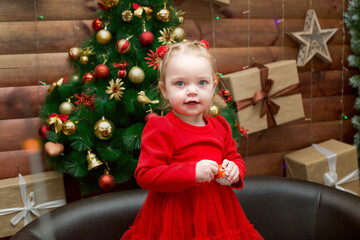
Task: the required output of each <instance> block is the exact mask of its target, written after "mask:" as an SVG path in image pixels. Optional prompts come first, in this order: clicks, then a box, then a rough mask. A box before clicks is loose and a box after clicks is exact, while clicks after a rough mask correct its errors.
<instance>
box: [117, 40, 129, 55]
mask: <svg viewBox="0 0 360 240" xmlns="http://www.w3.org/2000/svg"><path fill="white" fill-rule="evenodd" d="M116 50H117V51H118V52H119V53H120V54H125V53H127V52H129V51H130V50H131V43H130V42H129V40H127V39H120V40H118V41H117V42H116Z"/></svg>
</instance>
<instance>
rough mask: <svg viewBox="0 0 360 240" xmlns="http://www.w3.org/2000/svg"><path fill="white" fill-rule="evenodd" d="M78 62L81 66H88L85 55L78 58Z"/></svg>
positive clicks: (87, 58) (87, 59)
mask: <svg viewBox="0 0 360 240" xmlns="http://www.w3.org/2000/svg"><path fill="white" fill-rule="evenodd" d="M79 61H80V63H81V64H83V65H86V64H88V62H89V57H88V56H86V55H82V56H81V57H80V59H79Z"/></svg>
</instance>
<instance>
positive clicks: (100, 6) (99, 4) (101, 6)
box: [98, 2, 110, 11]
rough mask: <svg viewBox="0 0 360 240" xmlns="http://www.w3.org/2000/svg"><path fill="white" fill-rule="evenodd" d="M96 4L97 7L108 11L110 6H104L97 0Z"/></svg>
mask: <svg viewBox="0 0 360 240" xmlns="http://www.w3.org/2000/svg"><path fill="white" fill-rule="evenodd" d="M98 6H99V8H101V9H102V10H104V11H109V10H110V8H109V7H106V6H105V5H104V4H103V3H102V2H98Z"/></svg>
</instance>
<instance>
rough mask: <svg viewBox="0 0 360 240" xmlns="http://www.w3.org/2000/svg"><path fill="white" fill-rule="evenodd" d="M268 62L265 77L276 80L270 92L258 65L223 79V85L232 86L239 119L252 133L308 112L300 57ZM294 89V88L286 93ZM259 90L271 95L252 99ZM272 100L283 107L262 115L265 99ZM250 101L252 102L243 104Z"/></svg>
mask: <svg viewBox="0 0 360 240" xmlns="http://www.w3.org/2000/svg"><path fill="white" fill-rule="evenodd" d="M264 66H265V67H266V68H267V69H268V70H267V71H268V73H267V77H262V78H263V79H265V78H266V79H270V80H273V84H272V86H271V87H270V90H269V91H268V92H267V93H264V92H262V90H263V89H264V87H262V82H261V77H260V75H261V74H263V73H262V72H261V71H262V70H260V69H259V68H257V67H253V68H249V69H246V70H242V71H239V72H234V73H230V74H227V75H224V76H223V77H222V79H221V83H222V84H223V87H224V88H226V89H228V90H230V92H231V95H232V97H233V100H234V101H235V103H236V105H237V108H238V112H237V115H238V119H239V123H240V125H241V126H242V127H243V128H245V129H248V133H254V132H258V131H261V130H263V129H267V128H269V127H273V126H276V125H280V124H283V123H287V122H290V121H293V120H297V119H301V118H304V116H305V114H304V107H303V102H302V97H301V93H300V87H299V75H298V71H297V66H296V61H295V60H284V61H279V62H273V63H269V64H265V65H264ZM290 89H291V92H288V93H286V94H285V92H286V91H287V90H290ZM261 92H262V93H261ZM259 93H260V94H263V96H266V97H267V98H263V99H261V100H260V101H259V102H257V103H254V102H251V101H253V99H255V97H256V94H259ZM279 93H281V94H279ZM277 95H280V96H277ZM247 100H248V101H247ZM268 100H270V102H271V104H276V105H277V106H278V107H279V108H278V112H277V113H276V112H275V111H270V112H272V113H273V114H270V113H267V114H265V115H263V116H260V113H261V112H262V110H263V108H264V106H263V103H266V104H267V103H268V102H269V101H268ZM246 101H247V102H248V105H247V106H245V107H240V106H241V105H244V104H243V103H244V102H246ZM249 101H250V102H249ZM265 107H266V106H265ZM240 108H241V109H240ZM269 114H270V115H269ZM268 115H269V116H268ZM271 116H273V119H274V120H275V125H274V124H273V125H270V126H269V122H268V120H269V119H268V118H269V117H270V118H271Z"/></svg>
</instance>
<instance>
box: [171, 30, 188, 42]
mask: <svg viewBox="0 0 360 240" xmlns="http://www.w3.org/2000/svg"><path fill="white" fill-rule="evenodd" d="M173 35H174V39H175V40H176V41H178V42H181V41H182V40H184V38H185V31H184V29H182V28H181V27H176V28H175V29H174V30H173Z"/></svg>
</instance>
